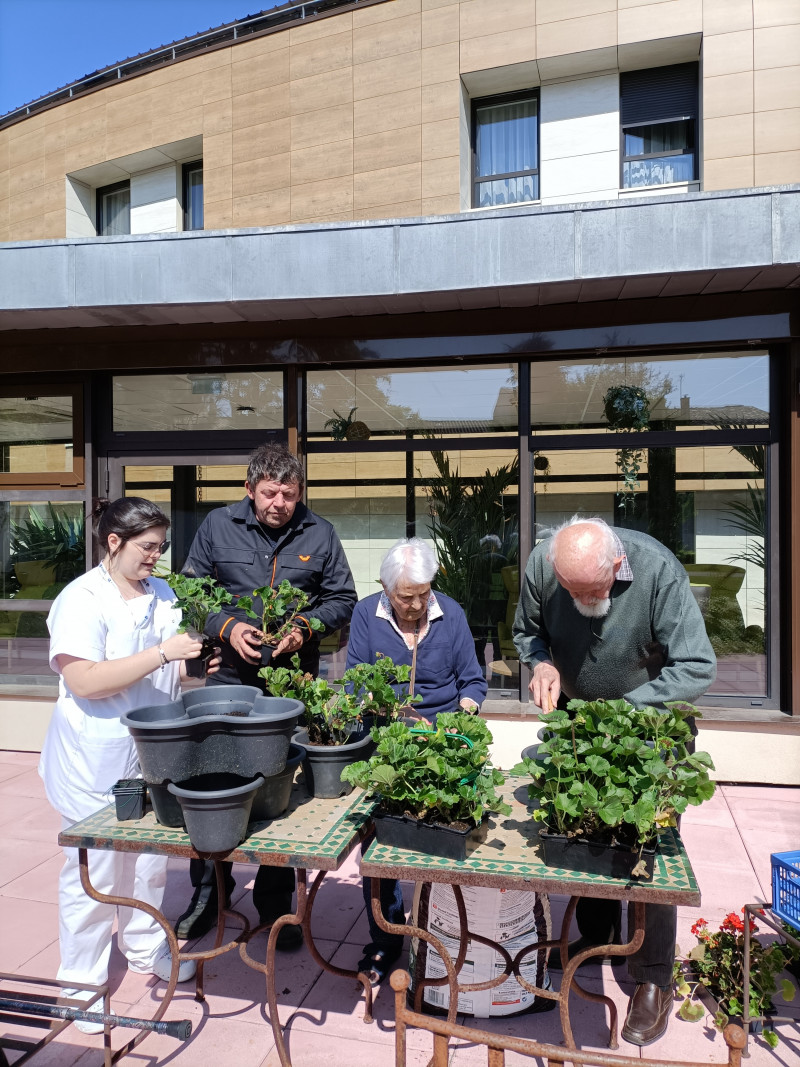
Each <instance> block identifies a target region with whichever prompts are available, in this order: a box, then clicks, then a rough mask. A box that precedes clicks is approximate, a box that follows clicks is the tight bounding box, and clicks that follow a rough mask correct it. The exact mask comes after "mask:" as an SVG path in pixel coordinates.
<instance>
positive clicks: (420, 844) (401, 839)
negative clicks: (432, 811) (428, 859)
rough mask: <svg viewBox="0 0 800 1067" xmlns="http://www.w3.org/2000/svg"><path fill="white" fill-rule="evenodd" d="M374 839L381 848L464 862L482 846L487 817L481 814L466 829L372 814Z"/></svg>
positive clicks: (380, 813)
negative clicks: (387, 847) (385, 847)
mask: <svg viewBox="0 0 800 1067" xmlns="http://www.w3.org/2000/svg"><path fill="white" fill-rule="evenodd" d="M373 818H374V820H375V837H376V838H377V840H378V841H379V842H380V843H381V844H382V845H391V846H392V847H393V848H405V849H408V850H409V851H411V852H424V853H425V855H427V856H441V857H443V858H444V859H448V860H465V859H466V858H467V856H469V855H470V853H472V852H474V851H475V849H476V848H477V847H478V845H480V844H482V843H483V842H484V841H485V840H486V837H487V834H488V833H489V816H488V815H484V817H483V819H482V821H481V822H480V823H479V824H478V825H477V826H476V825H475V824H474V823H473V824H472V825H470V826H468V827H466V828H463V829H461V828H458V827H454V826H445V825H444V824H442V823H427V822H422V821H421V820H420V819H412V818H409V816H408V815H387V814H386V813H385V812H382V811H380V810H378V811H376V812H374V814H373Z"/></svg>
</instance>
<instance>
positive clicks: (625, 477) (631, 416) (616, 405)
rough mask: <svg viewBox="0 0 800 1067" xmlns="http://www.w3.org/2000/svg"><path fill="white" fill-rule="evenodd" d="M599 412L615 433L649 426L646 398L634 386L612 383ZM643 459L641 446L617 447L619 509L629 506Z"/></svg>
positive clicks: (648, 407) (641, 390)
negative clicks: (619, 487)
mask: <svg viewBox="0 0 800 1067" xmlns="http://www.w3.org/2000/svg"><path fill="white" fill-rule="evenodd" d="M603 412H604V414H605V417H606V420H607V422H608V425H609V426H610V427H611V429H612V430H615V431H616V432H617V433H630V432H631V431H637V430H646V429H647V428H648V426H649V425H650V401H649V400H648V399H647V394H646V393H645V391H644V389H641V388H640V387H639V386H638V385H612V386H611V388H610V389H608V390H607V392H606V394H605V396H604V397H603ZM643 462H644V450H643V449H641V448H620V449H618V450H617V466H618V467H619V471H620V474H621V475H622V490H621V491H620V492H619V493H618V494H617V496H618V498H619V502H620V506H621V507H622V509H623V511H624V510H625V509H626V508H629V507H632V506H633V503H634V497H635V495H636V490H637V489H638V488H639V484H640V483H639V471H640V470H641V467H642V463H643Z"/></svg>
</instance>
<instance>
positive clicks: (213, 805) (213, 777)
mask: <svg viewBox="0 0 800 1067" xmlns="http://www.w3.org/2000/svg"><path fill="white" fill-rule="evenodd" d="M263 784H264V778H263V776H262V775H260V774H259V775H258V776H257V777H255V778H244V779H243V778H242V776H241V775H237V774H204V775H198V776H197V777H194V778H190V779H189V780H188V781H186V782H182V783H181V784H180V785H176V784H175V783H174V782H170V784H169V786H168V788H169V791H170V793H172V795H173V796H175V797H177V799H178V803H179V804H180V806H181V808H182V810H183V819H184V822H185V824H186V833H187V834H188V835H189V840H190V841H191V842H192V847H193V848H194V849H195V851H197V852H202V853H204V854H205V855H227V853H228V852H232V851H233V849H235V848H236V846H237V845H239V844H240V843H241V842H242V841H244V839H245V837H247V824H248V822H249V821H250V809H251V808H252V806H253V798H254V797H255V795H256V793H257V792H258V790H259V789H260V788H261V786H262V785H263Z"/></svg>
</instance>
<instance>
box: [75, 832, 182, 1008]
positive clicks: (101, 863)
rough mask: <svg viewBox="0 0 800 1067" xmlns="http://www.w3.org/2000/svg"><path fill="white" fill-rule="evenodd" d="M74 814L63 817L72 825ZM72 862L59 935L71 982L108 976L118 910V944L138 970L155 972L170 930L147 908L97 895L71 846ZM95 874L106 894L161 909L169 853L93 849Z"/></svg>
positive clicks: (91, 860) (101, 980) (99, 981)
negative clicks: (110, 901)
mask: <svg viewBox="0 0 800 1067" xmlns="http://www.w3.org/2000/svg"><path fill="white" fill-rule="evenodd" d="M74 821H75V820H74V819H66V818H64V817H63V816H62V820H61V826H62V829H66V828H67V827H68V826H71V825H72V824H73V823H74ZM64 855H65V857H66V862H65V863H64V866H63V868H62V870H61V875H60V877H59V886H58V936H59V944H60V947H61V966H60V967H59V969H58V979H59V981H61V982H62V983H63V985H64V986H65V987H69V986H72V985H80V984H81V983H83V982H88V983H89V984H91V985H102V984H103V983H104V982H106V981H107V980H108V960H109V956H110V955H111V933H112V927H113V924H114V915H115V913H116V915H117V920H118V922H117V943H118V944H119V947H120V949H121V950H122V951H123V952H124V954H125V956H126V957H127V960H128V966H129V967H130V968H131V969H132V970H135V971H141V972H143V973H145V974H149V973H150V972H151V970H152V967H153V964H154V962H155V960H156V958H157V957H158V956H159V955H160V953H161V949H162V947H163V945H164V942H165V934H164V930H163V929H162V927H161V926H159V924H158V923H157V922H156V921H155V919H152V918H151V917H150V916H149V915H148V914H147V913H146V912H144V911H140V910H139V909H137V908H115V907H114V906H113V905H111V904H101V903H99V902H98V901H96V900H92V899H91V897H89V896H88V895H87V894H86V893H85V892H84V889H83V886H82V885H81V876H80V867H79V866H78V850H77V849H76V848H65V849H64ZM88 856H89V878H90V881H91V883H92V885H93V886H94V888H95V889H97V890H98V891H99V892H101V893H107V894H113V895H114V896H120V897H133V898H135V899H136V900H141V901H143V902H144V903H145V904H151V905H152V906H153V907H154V908H157V909H159V910H160V909H161V902H162V900H163V899H164V887H165V886H166V884H167V857H166V856H148V855H144V854H142V855H139V854H136V853H131V852H113V851H108V852H106V851H102V850H100V849H89V852H88Z"/></svg>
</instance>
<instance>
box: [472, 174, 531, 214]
mask: <svg viewBox="0 0 800 1067" xmlns="http://www.w3.org/2000/svg"><path fill="white" fill-rule="evenodd" d="M477 188H478V203H477V205H476V206H477V207H500V206H501V205H502V204H527V203H529V202H530V201H531V200H538V199H539V175H538V174H526V175H525V176H524V177H521V178H494V179H492V180H491V181H482V182H479V183H478V186H477Z"/></svg>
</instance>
